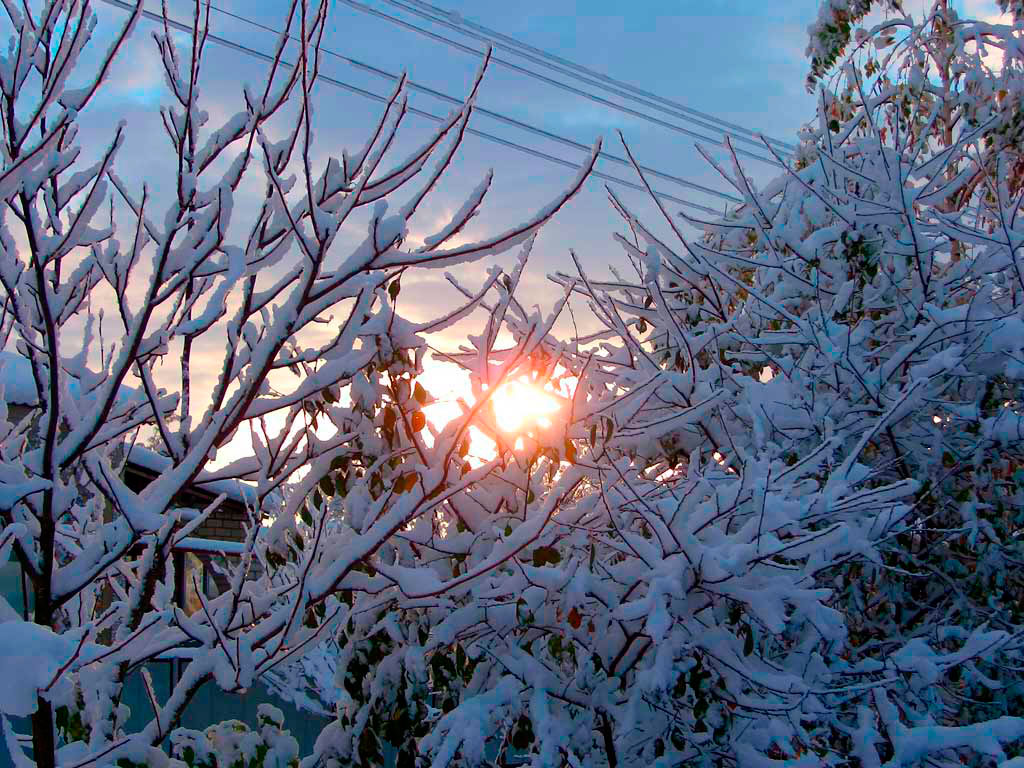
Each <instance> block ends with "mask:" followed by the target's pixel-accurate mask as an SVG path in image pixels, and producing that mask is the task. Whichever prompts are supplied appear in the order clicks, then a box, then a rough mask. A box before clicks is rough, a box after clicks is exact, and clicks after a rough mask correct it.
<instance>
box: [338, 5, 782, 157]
mask: <svg viewBox="0 0 1024 768" xmlns="http://www.w3.org/2000/svg"><path fill="white" fill-rule="evenodd" d="M385 1H386V2H392V1H393V0H385ZM340 2H342V3H344V4H345V5H347V6H349V7H350V8H354V9H355V10H357V11H361V12H363V13H366V14H368V15H371V16H376V17H377V18H379V19H382V20H384V21H387V22H390V23H392V24H395V25H397V26H400V27H404V28H405V29H408V30H410V31H412V32H416V33H417V34H420V35H423V36H425V37H428V38H430V39H432V40H435V41H437V42H439V43H443V44H445V45H448V46H450V47H452V48H456V49H458V50H460V51H463V52H465V53H469V54H471V55H473V56H476V57H482V56H483V55H484V54H483V52H482V51H479V50H477V49H476V48H474V47H473V46H471V45H466V44H465V43H460V42H458V41H457V40H452V39H451V38H449V37H445V36H444V35H440V34H438V33H436V32H433V31H432V30H429V29H424V28H423V27H420V26H418V25H416V24H413V23H412V22H410V21H406V20H405V19H401V18H398V17H397V16H392V15H390V14H388V13H384V12H383V11H381V10H378V9H377V8H373V7H372V6H369V5H366V4H365V3H361V2H358V0H340ZM438 23H442V22H440V21H439V22H438ZM485 42H487V41H485ZM501 47H504V46H501ZM491 61H492V62H494V63H495V64H497V65H499V66H503V67H505V68H506V69H510V70H512V71H514V72H518V73H520V74H523V75H526V76H527V77H531V78H533V79H535V80H539V81H540V82H543V83H546V84H547V85H551V86H554V87H555V88H559V89H561V90H563V91H566V92H568V93H571V94H573V95H575V96H579V97H581V98H584V99H587V100H588V101H592V102H594V103H595V104H600V105H602V106H604V107H608V108H610V109H613V110H615V111H618V112H621V113H623V114H626V115H629V116H630V117H634V118H637V119H639V120H643V121H646V122H648V123H651V124H653V125H657V126H659V127H661V128H666V129H668V130H670V131H674V132H676V133H679V134H682V135H683V136H687V137H689V138H692V139H698V140H700V141H707V142H710V143H712V144H720V143H721V139H719V138H716V137H714V136H708V135H707V134H704V133H698V132H697V131H693V130H691V129H689V128H685V127H683V126H681V125H676V124H675V123H670V122H668V121H666V120H662V119H661V118H658V117H655V116H653V115H649V114H647V113H645V112H640V111H638V110H635V109H633V108H631V107H627V106H625V105H623V104H618V103H616V102H614V101H611V100H610V99H606V98H604V97H602V96H598V95H597V94H594V93H591V92H590V91H585V90H583V89H581V88H577V87H575V86H573V85H569V84H568V83H564V82H562V81H560V80H556V79H554V78H551V77H548V76H547V75H544V74H541V73H539V72H536V71H534V70H532V69H528V68H527V67H524V66H522V65H520V64H516V63H515V62H512V61H509V60H508V59H503V58H502V57H500V56H495V55H493V54H492V55H491ZM548 66H550V65H548ZM576 77H577V78H578V76H576ZM599 87H601V86H599ZM683 119H689V120H691V121H692V118H686V117H685V116H683ZM706 127H708V126H706ZM711 129H712V130H716V131H721V132H722V133H724V134H728V135H730V136H732V137H733V138H734V139H735V140H736V141H740V142H744V143H747V144H751V145H753V146H755V147H763V146H764V145H763V144H762V143H761V141H760V140H757V139H752V138H750V137H749V136H745V135H743V134H735V133H732V132H730V131H727V130H724V129H721V128H715V127H713V126H711ZM769 141H774V140H769ZM776 149H777V151H779V152H780V153H782V154H788V153H789V150H788V149H786V148H784V147H777V148H776ZM736 152H737V153H738V154H741V155H744V156H745V157H749V158H751V159H753V160H757V161H759V162H762V163H766V164H768V165H773V166H776V167H781V166H780V164H779V162H778V161H777V160H775V158H773V157H768V156H765V155H760V154H757V153H756V152H751V151H750V150H747V149H743V148H740V147H738V148H736Z"/></svg>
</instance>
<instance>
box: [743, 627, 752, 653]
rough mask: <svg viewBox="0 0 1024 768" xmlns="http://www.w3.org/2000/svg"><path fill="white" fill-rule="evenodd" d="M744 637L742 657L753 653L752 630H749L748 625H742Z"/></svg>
mask: <svg viewBox="0 0 1024 768" xmlns="http://www.w3.org/2000/svg"><path fill="white" fill-rule="evenodd" d="M743 626H744V627H745V630H744V631H745V632H746V637H745V638H744V639H743V655H744V656H749V655H750V654H751V653H753V652H754V630H752V629H751V628H750V625H749V624H744V625H743Z"/></svg>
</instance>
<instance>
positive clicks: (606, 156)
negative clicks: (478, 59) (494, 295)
mask: <svg viewBox="0 0 1024 768" xmlns="http://www.w3.org/2000/svg"><path fill="white" fill-rule="evenodd" d="M210 8H211V10H214V11H216V12H218V13H220V14H223V15H224V16H229V17H231V18H232V19H235V20H237V21H240V22H243V23H245V24H249V25H250V26H253V27H256V28H257V29H262V30H264V31H266V32H271V33H273V34H275V35H280V34H281V32H280V30H277V29H274V28H273V27H270V26H268V25H266V24H261V23H260V22H258V21H253V20H251V19H246V18H244V17H243V16H239V15H238V14H235V13H232V12H231V11H227V10H224V9H223V8H218V7H217V6H215V5H212V4H211V5H210ZM289 38H290V39H292V40H297V38H296V37H294V36H293V35H289ZM321 51H322V52H323V53H326V54H328V55H330V56H334V57H335V58H338V59H340V60H342V61H344V62H346V63H347V64H350V65H351V66H353V67H355V68H356V69H360V70H362V71H364V72H368V73H370V74H372V75H376V76H377V77H381V78H384V79H386V80H389V81H390V82H393V83H394V82H398V79H399V78H398V75H396V74H395V73H393V72H388V71H387V70H385V69H381V68H380V67H377V66H374V65H372V64H367V63H366V62H363V61H359V60H358V59H354V58H352V57H350V56H346V55H345V54H341V53H337V52H336V51H332V50H330V49H329V48H321ZM406 84H407V87H408V88H409V89H410V90H412V91H419V92H420V93H424V94H426V95H428V96H432V97H434V98H435V99H438V100H440V101H444V102H447V103H448V104H452V105H453V106H457V107H461V106H462V103H463V101H462V99H459V98H456V97H455V96H452V95H450V94H447V93H444V92H443V91H438V90H436V89H434V88H431V87H429V86H426V85H423V84H421V83H418V82H416V81H415V80H411V79H407V80H406ZM473 109H474V111H476V112H477V113H479V114H481V115H484V116H486V117H489V118H491V119H493V120H496V121H498V122H501V123H505V124H506V125H510V126H512V127H513V128H518V129H520V130H523V131H527V132H528V133H532V134H534V135H537V136H540V137H541V138H544V139H549V140H551V141H554V142H557V143H559V144H563V145H565V146H567V147H569V148H571V149H575V150H578V151H580V152H583V153H584V154H585V155H589V154H590V147H588V146H587V145H585V144H583V143H581V142H578V141H576V140H574V139H570V138H568V137H566V136H562V135H561V134H558V133H554V132H553V131H548V130H546V129H544V128H540V127H538V126H535V125H532V124H531V123H526V122H523V121H522V120H517V119H516V118H514V117H509V116H508V115H504V114H502V113H500V112H494V111H493V110H490V109H487V108H485V107H481V106H475V107H474V108H473ZM599 156H600V157H601V159H603V160H610V161H611V162H613V163H617V164H619V165H622V166H624V167H626V168H630V169H631V168H632V167H633V164H632V163H631V162H630V161H629V160H627V159H626V158H624V157H622V156H620V155H616V154H613V153H611V152H607V151H602V152H601V153H600V154H599ZM640 169H641V170H642V171H643V172H644V173H646V174H649V175H651V176H655V177H657V178H661V179H664V180H666V181H671V182H672V183H674V184H678V185H679V186H681V187H685V188H687V189H692V190H695V191H697V192H703V193H705V194H708V195H713V196H715V197H720V198H722V199H723V200H726V201H727V202H730V203H741V202H743V201H742V200H740V199H739V198H738V197H734V196H732V195H730V194H728V193H725V192H722V191H720V190H717V189H714V188H712V187H707V186H705V185H703V184H698V183H697V182H694V181H690V180H688V179H684V178H682V177H680V176H676V175H674V174H671V173H666V172H664V171H659V170H658V169H656V168H651V167H649V166H646V165H641V166H640Z"/></svg>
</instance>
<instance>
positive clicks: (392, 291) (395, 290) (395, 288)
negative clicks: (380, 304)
mask: <svg viewBox="0 0 1024 768" xmlns="http://www.w3.org/2000/svg"><path fill="white" fill-rule="evenodd" d="M401 290H402V283H401V281H399V280H392V281H391V283H389V284H388V296H390V297H391V300H392V301H394V300H395V299H397V298H398V294H399V293H400V292H401Z"/></svg>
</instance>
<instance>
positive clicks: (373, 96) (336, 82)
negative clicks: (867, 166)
mask: <svg viewBox="0 0 1024 768" xmlns="http://www.w3.org/2000/svg"><path fill="white" fill-rule="evenodd" d="M101 1H102V2H104V3H106V4H107V5H111V6H114V7H116V8H120V9H121V10H125V11H134V10H135V7H134V6H133V5H132V4H130V3H128V2H126V1H125V0H101ZM141 15H142V16H143V18H145V19H147V20H148V21H152V22H155V23H158V24H163V23H164V17H163V16H161V15H160V14H158V13H154V12H153V11H148V10H145V9H143V10H142V11H141ZM166 23H167V25H168V26H169V27H173V28H174V29H177V30H179V31H181V32H185V33H187V34H189V35H191V34H192V27H191V26H189V25H187V24H183V23H181V22H180V21H175V20H174V19H167V20H166ZM206 37H207V39H208V40H209V41H210V42H213V43H216V44H218V45H221V46H223V47H225V48H229V49H231V50H234V51H236V52H238V53H244V54H246V55H248V56H251V57H253V58H256V59H259V60H261V61H264V62H267V63H273V62H274V57H273V56H270V55H269V54H266V53H263V52H262V51H258V50H256V49H255V48H250V47H249V46H247V45H245V44H243V43H239V42H236V41H234V40H231V39H230V38H227V37H223V36H221V35H217V34H215V33H213V32H209V33H207V35H206ZM278 63H279V65H280V66H283V67H286V68H289V69H290V68H293V67H294V66H295V65H294V64H291V63H290V62H287V61H285V60H284V59H280V60H278ZM317 80H318V81H321V82H324V83H327V84H328V85H332V86H334V87H336V88H340V89H342V90H345V91H348V92H349V93H352V94H355V95H356V96H362V97H363V98H365V99H369V100H371V101H376V102H378V103H386V102H387V101H388V98H387V97H386V96H382V95H381V94H379V93H374V92H373V91H369V90H367V89H365V88H360V87H359V86H357V85H353V84H351V83H347V82H345V81H344V80H340V79H338V78H334V77H330V76H329V75H325V74H323V73H320V74H318V75H317ZM408 111H409V113H410V114H413V115H416V116H418V117H423V118H425V119H427V120H431V121H433V122H442V121H443V120H444V119H445V118H443V117H441V116H439V115H435V114H434V113H432V112H428V111H426V110H423V109H418V108H416V107H411V106H410V107H409V108H408ZM466 133H469V134H471V135H473V136H476V137H478V138H481V139H484V140H485V141H490V142H493V143H495V144H500V145H502V146H504V147H508V148H510V149H514V150H516V151H518V152H522V153H524V154H527V155H531V156H532V157H536V158H539V159H541V160H545V161H547V162H550V163H554V164H556V165H561V166H563V167H566V168H572V169H574V170H579V169H580V168H581V167H582V164H581V163H574V162H572V161H571V160H566V159H565V158H561V157H557V156H556V155H551V154H548V153H547V152H543V151H541V150H538V149H534V148H532V147H527V146H524V145H522V144H519V143H517V142H514V141H510V140H509V139H504V138H502V137H500V136H495V135H494V134H491V133H487V132H486V131H481V130H479V129H476V128H467V129H466ZM591 175H592V176H594V177H596V178H599V179H604V180H605V181H608V182H611V183H613V184H616V185H618V186H621V187H626V188H629V189H635V190H638V191H640V192H646V191H647V190H646V187H644V186H642V185H640V184H637V183H635V182H631V181H627V180H626V179H622V178H619V177H618V176H613V175H611V174H608V173H603V172H601V171H596V170H595V171H592V172H591ZM705 189H707V193H708V194H712V195H714V196H717V197H721V198H723V199H725V200H727V201H729V202H737V200H736V198H732V196H731V195H726V194H725V193H724V192H718V191H717V190H711V189H710V188H705ZM654 194H655V196H656V197H658V198H660V199H663V200H668V201H670V202H673V203H676V204H677V205H683V206H686V207H688V208H693V209H694V210H698V211H702V212H704V213H708V214H710V215H712V216H719V215H721V213H722V212H721V211H719V210H716V209H714V208H711V207H709V206H706V205H702V204H700V203H695V202H693V201H692V200H686V199H685V198H681V197H677V196H675V195H672V194H669V193H667V192H661V191H658V190H655V191H654Z"/></svg>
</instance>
